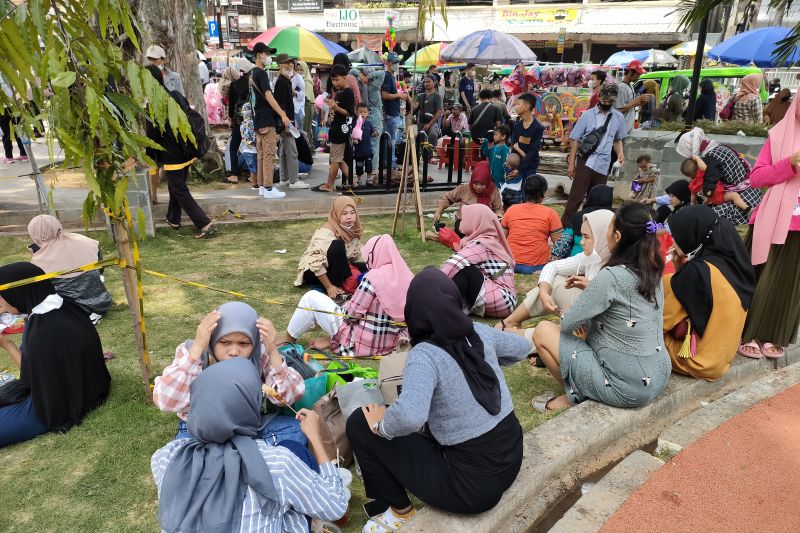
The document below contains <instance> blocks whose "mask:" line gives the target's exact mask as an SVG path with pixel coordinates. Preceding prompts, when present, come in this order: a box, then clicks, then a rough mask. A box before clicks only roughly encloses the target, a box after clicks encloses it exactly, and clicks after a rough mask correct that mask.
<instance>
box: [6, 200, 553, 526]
mask: <svg viewBox="0 0 800 533" xmlns="http://www.w3.org/2000/svg"><path fill="white" fill-rule="evenodd" d="M408 220H409V222H408V223H407V225H406V228H407V230H408V232H407V233H406V234H405V235H403V236H400V237H398V238H397V239H396V240H397V243H398V246H399V248H400V251H401V252H402V253H403V256H404V257H405V259H406V261H407V262H408V264H409V266H410V267H411V269H412V270H413V271H415V272H417V271H419V270H421V269H422V267H424V266H427V265H435V266H438V265H440V264H441V263H442V262H443V261H444V260H445V259H446V258H447V257H448V255H449V254H448V250H447V249H446V248H444V247H443V246H442V245H440V244H438V243H422V242H420V240H419V238H418V237H415V236H414V235H413V233H412V232H411V228H413V222H411V218H409V219H408ZM363 222H364V225H365V230H366V234H367V235H374V234H379V233H384V232H386V231H387V230H388V229H389V228H390V227H391V217H388V216H371V217H364V219H363ZM319 224H320V220H303V221H286V222H270V223H260V224H247V223H240V224H236V225H227V226H223V229H222V232H221V233H220V234H218V235H217V236H215V237H214V238H213V239H212V240H209V241H197V240H195V239H193V238H192V234H193V232H192V229H193V228H186V229H183V230H181V231H180V232H174V231H172V230H159V232H158V234H157V236H156V238H153V239H148V240H147V241H145V242H144V243H142V245H141V253H142V261H143V264H144V266H145V267H146V268H149V269H152V270H157V271H160V272H165V273H169V274H173V275H176V276H179V277H183V278H187V279H191V280H194V281H198V282H202V283H207V284H209V285H213V286H217V287H221V288H225V289H230V290H235V291H241V292H244V293H247V294H252V295H258V296H262V297H269V298H275V299H279V300H281V301H283V302H286V303H287V304H294V303H296V302H297V300H298V299H299V298H300V296H301V295H302V294H303V291H304V290H305V289H300V288H295V287H294V286H293V285H292V282H293V280H294V277H295V269H296V265H297V259H298V258H299V257H300V255H301V254H302V252H303V251H304V249H305V247H306V244H307V242H308V239H309V238H310V236H311V234H312V232H313V231H314V230H315V229H316V228H317V227H318V226H319ZM92 236H93V237H94V238H97V239H99V240H100V241H101V243H102V247H103V250H104V252H105V254H106V256H112V255H115V251H114V247H113V244H112V243H111V242H110V240H109V238H108V235H107V234H106V233H105V232H98V233H95V234H93V235H92ZM27 244H28V240H27V238H24V237H2V238H0V257H2V262H3V263H8V262H12V261H23V260H28V259H29V254H28V252H27V250H26V249H25V246H26V245H27ZM281 249H286V251H287V252H286V253H285V254H279V253H276V252H275V250H281ZM144 281H145V293H144V295H145V315H146V324H147V333H148V345H149V349H150V350H151V357H152V366H153V372H154V375H156V376H157V375H159V374H160V372H161V369H162V368H163V367H164V366H166V365H167V364H169V363H170V362H171V361H172V358H173V356H174V353H175V347H176V346H177V345H178V344H179V343H181V342H183V341H184V340H186V339H190V338H193V337H194V333H195V329H196V327H197V324H198V322H199V321H200V320H201V319H202V317H203V316H205V314H206V313H208V312H209V311H211V310H212V309H214V308H215V307H217V306H218V305H220V304H222V303H224V302H225V301H228V300H229V299H230V298H228V297H227V296H225V295H223V294H219V293H215V292H211V291H204V290H198V289H195V288H191V287H186V286H183V285H177V284H173V283H171V282H168V281H165V280H161V279H157V278H152V277H145V280H144ZM106 285H107V286H108V288H109V290H110V291H111V293H112V294H113V295H114V306H113V308H112V309H111V310H110V311H109V313H108V314H107V315H106V317H105V318H103V320H102V322H101V323H100V324H99V325H98V331H99V332H100V337H101V338H102V340H103V347H104V348H105V349H106V350H111V351H113V352H114V353H115V354H116V358H115V359H113V360H112V361H110V362H109V363H108V367H109V370H110V372H111V375H112V377H113V382H112V388H111V396H110V398H109V399H108V402H107V403H106V404H105V405H104V406H102V407H101V408H99V409H97V410H96V411H94V412H93V413H91V414H90V415H89V416H88V417H87V418H86V419H85V420H84V422H83V424H81V425H80V426H79V427H76V428H74V429H73V430H72V431H70V432H69V433H67V434H64V435H57V434H48V435H44V436H42V437H38V438H36V439H34V440H32V441H30V442H26V443H22V444H19V445H16V446H10V447H7V448H3V449H0V464H2V467H0V486H3V487H6V489H5V495H4V497H3V498H0V516H2V517H3V518H2V524H3V526H2V528H1V529H3V530H4V531H9V532H12V531H19V532H26V533H28V532H40V531H81V532H94V531H103V532H106V531H115V532H121V531H142V532H145V531H146V532H151V531H155V530H157V529H158V522H157V498H156V490H155V485H154V484H153V481H152V477H151V474H150V456H151V455H152V453H153V452H154V451H155V450H156V449H158V448H159V447H160V446H162V445H163V444H164V443H165V442H167V441H169V440H170V439H172V438H173V437H174V435H175V430H176V425H177V418H176V416H175V415H174V414H167V413H161V412H160V411H159V410H158V409H156V408H155V407H153V406H151V405H148V404H147V403H146V402H145V401H144V395H143V392H142V386H141V384H140V381H139V369H138V362H137V358H136V355H135V348H134V340H133V335H132V332H131V324H130V314H129V312H128V309H127V304H126V303H125V296H124V292H123V289H122V284H121V278H120V274H119V271H117V270H116V269H107V270H106ZM533 286H534V278H531V277H524V276H517V290H518V292H519V294H520V298H521V297H522V295H524V294H525V292H526V291H528V290H530V289H531V288H532V287H533ZM249 303H251V304H252V305H253V306H254V307H255V308H256V309H257V310H258V311H259V313H261V314H262V315H263V316H266V317H267V318H270V319H271V320H272V321H273V322H274V323H275V325H276V327H277V328H278V330H279V332H280V331H282V330H283V328H285V327H286V324H287V323H288V320H289V317H290V314H291V312H292V307H291V305H287V306H275V305H266V304H259V303H258V302H249ZM64 342H69V339H64ZM3 369H9V370H11V371H15V370H16V369H15V368H14V367H13V363H12V362H11V360H10V358H8V356H7V354H5V352H3V353H2V354H0V370H3ZM506 378H507V381H508V384H509V387H510V389H511V392H512V395H513V399H514V406H515V410H516V413H517V416H518V417H519V419H520V421H521V422H522V426H523V429H524V430H529V429H530V428H532V427H533V426H535V425H537V424H539V423H541V422H543V421H544V420H546V418H548V417H546V416H545V415H541V414H539V413H536V412H534V410H533V409H532V408H531V406H530V399H531V398H532V397H533V396H534V395H536V394H539V393H541V392H543V391H545V390H548V389H550V390H557V385H556V383H555V381H554V380H553V379H552V378H551V377H550V376H549V375H548V374H547V372H546V371H545V370H543V369H535V368H533V367H531V366H530V365H529V364H528V363H527V362H523V363H521V364H518V365H515V366H514V367H511V368H508V369H506ZM352 493H353V498H352V500H351V502H350V517H351V521H350V530H353V531H355V530H358V531H360V529H361V526H362V525H363V523H364V517H363V510H362V508H361V506H362V505H363V503H364V492H363V485H362V484H361V483H360V480H359V478H358V477H356V478H355V479H354V482H353V490H352Z"/></svg>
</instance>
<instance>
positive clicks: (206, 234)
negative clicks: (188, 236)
mask: <svg viewBox="0 0 800 533" xmlns="http://www.w3.org/2000/svg"><path fill="white" fill-rule="evenodd" d="M216 232H217V227H216V226H209V227H207V228H206V229H204V230H202V231H200V233H198V234H197V235H195V236H194V238H195V239H208V238H210V237H212V236H213V235H214V234H215V233H216Z"/></svg>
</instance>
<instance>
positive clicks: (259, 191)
mask: <svg viewBox="0 0 800 533" xmlns="http://www.w3.org/2000/svg"><path fill="white" fill-rule="evenodd" d="M265 192H267V189H265V188H264V186H263V185H260V186H259V187H258V195H259V196H264V193H265Z"/></svg>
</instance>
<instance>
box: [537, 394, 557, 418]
mask: <svg viewBox="0 0 800 533" xmlns="http://www.w3.org/2000/svg"><path fill="white" fill-rule="evenodd" d="M558 396H559V395H558V393H555V392H553V391H547V392H545V393H544V394H540V395H539V396H536V397H535V398H534V399H533V400H531V405H532V406H533V408H534V409H535V410H536V411H539V412H540V413H551V412H553V411H554V409H548V408H547V404H548V403H550V400H555V399H556V398H558Z"/></svg>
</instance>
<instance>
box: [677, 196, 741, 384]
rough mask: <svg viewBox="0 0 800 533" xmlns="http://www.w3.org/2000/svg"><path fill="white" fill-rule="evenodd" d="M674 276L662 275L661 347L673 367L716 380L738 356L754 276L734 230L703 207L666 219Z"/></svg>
mask: <svg viewBox="0 0 800 533" xmlns="http://www.w3.org/2000/svg"><path fill="white" fill-rule="evenodd" d="M669 229H670V232H671V233H672V238H673V239H674V241H675V244H674V247H673V262H674V263H675V271H676V273H675V274H673V275H670V276H665V277H664V344H665V346H666V347H667V352H669V356H670V358H671V359H672V369H673V370H674V371H676V372H679V373H681V374H686V375H689V376H692V377H695V378H699V379H705V380H707V381H714V380H716V379H719V378H720V377H722V376H723V375H725V373H726V372H727V371H728V367H729V366H730V363H731V361H732V360H733V358H734V357H735V356H736V348H737V345H738V343H739V341H738V339H739V335H738V334H737V332H738V331H741V330H742V329H743V328H744V322H745V318H746V317H747V309H748V308H749V307H750V300H751V298H752V296H753V291H754V289H755V274H754V273H753V267H752V265H750V261H749V258H748V256H747V251H746V250H745V247H744V244H743V243H742V239H741V238H740V237H739V234H738V233H737V232H736V228H735V227H734V226H733V224H731V223H730V221H729V220H726V219H724V218H719V217H718V216H717V215H716V214H715V213H714V211H713V210H712V209H711V208H710V207H708V206H705V205H691V206H688V207H686V208H685V209H681V210H680V211H679V212H678V213H675V214H674V215H672V216H671V217H670V219H669Z"/></svg>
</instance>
